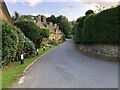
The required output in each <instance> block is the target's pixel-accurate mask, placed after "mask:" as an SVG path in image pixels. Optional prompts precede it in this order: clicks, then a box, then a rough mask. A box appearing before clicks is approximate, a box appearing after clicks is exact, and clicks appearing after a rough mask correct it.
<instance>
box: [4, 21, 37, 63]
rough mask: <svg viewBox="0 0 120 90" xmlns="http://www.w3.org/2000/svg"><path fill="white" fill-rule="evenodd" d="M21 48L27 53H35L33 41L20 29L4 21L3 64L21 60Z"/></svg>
mask: <svg viewBox="0 0 120 90" xmlns="http://www.w3.org/2000/svg"><path fill="white" fill-rule="evenodd" d="M21 50H26V53H27V55H34V54H35V46H34V44H33V42H32V41H30V40H29V39H28V38H26V37H25V36H24V34H23V33H22V31H21V30H20V29H18V28H16V27H15V26H13V25H12V24H10V23H8V22H6V21H2V64H3V65H8V64H9V63H10V62H12V61H17V60H20V59H19V56H20V51H21Z"/></svg>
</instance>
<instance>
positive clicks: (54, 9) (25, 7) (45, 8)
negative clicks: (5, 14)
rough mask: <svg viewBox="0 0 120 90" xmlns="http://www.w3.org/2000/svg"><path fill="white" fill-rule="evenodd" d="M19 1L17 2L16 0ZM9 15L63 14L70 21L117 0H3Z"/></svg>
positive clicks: (111, 4) (116, 2) (109, 5)
mask: <svg viewBox="0 0 120 90" xmlns="http://www.w3.org/2000/svg"><path fill="white" fill-rule="evenodd" d="M18 1H19V2H18ZM5 2H6V5H7V7H8V9H9V12H10V14H11V15H13V14H14V11H17V12H19V13H20V14H32V15H38V14H42V15H45V16H46V17H49V16H51V15H55V16H59V15H64V16H66V17H67V18H68V19H69V20H70V21H72V20H76V19H77V18H78V17H80V16H84V15H85V12H86V11H87V10H89V9H92V10H94V11H95V10H96V9H97V8H96V5H97V6H102V7H106V8H108V7H111V6H113V5H117V4H118V2H119V0H5Z"/></svg>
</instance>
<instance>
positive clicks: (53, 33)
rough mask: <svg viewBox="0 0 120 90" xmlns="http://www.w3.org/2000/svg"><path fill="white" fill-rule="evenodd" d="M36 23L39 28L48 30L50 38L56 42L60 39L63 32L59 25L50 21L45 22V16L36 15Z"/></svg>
mask: <svg viewBox="0 0 120 90" xmlns="http://www.w3.org/2000/svg"><path fill="white" fill-rule="evenodd" d="M36 23H37V25H38V26H39V27H40V28H44V29H49V30H50V36H49V39H50V40H55V41H56V42H58V41H59V40H62V38H63V32H62V31H61V30H59V26H58V25H57V24H53V23H52V22H47V21H46V17H45V16H43V15H38V19H37V21H36Z"/></svg>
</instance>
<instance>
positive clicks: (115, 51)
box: [78, 44, 120, 58]
mask: <svg viewBox="0 0 120 90" xmlns="http://www.w3.org/2000/svg"><path fill="white" fill-rule="evenodd" d="M78 48H79V50H80V51H84V52H87V53H92V54H96V55H99V56H105V57H112V58H118V57H119V58H120V54H119V49H120V46H118V45H106V44H89V45H86V44H84V45H83V44H80V45H78Z"/></svg>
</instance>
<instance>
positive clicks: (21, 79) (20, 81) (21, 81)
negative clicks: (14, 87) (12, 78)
mask: <svg viewBox="0 0 120 90" xmlns="http://www.w3.org/2000/svg"><path fill="white" fill-rule="evenodd" d="M24 80H25V76H23V77H21V78H20V80H19V82H18V84H22V83H24Z"/></svg>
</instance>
